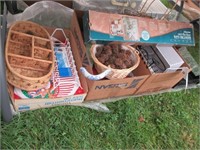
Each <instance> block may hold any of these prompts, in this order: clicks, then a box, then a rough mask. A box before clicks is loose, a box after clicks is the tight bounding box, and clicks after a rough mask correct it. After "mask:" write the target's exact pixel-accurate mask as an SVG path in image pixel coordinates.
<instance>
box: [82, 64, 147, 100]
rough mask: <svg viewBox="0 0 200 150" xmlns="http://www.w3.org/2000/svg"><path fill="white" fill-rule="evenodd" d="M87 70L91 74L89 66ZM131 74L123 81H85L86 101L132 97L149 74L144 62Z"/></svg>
mask: <svg viewBox="0 0 200 150" xmlns="http://www.w3.org/2000/svg"><path fill="white" fill-rule="evenodd" d="M87 70H88V71H89V72H90V73H92V67H91V66H88V67H87ZM133 74H134V77H127V78H124V79H112V80H109V79H102V80H99V81H91V80H88V79H87V83H88V88H89V91H88V94H87V96H86V101H90V100H97V99H109V98H113V97H119V96H126V95H133V94H134V93H135V92H136V91H137V90H138V89H139V88H140V86H141V85H142V84H143V83H144V82H145V80H146V79H147V78H148V77H149V76H150V75H151V72H150V71H149V69H148V68H147V67H146V64H145V63H144V61H143V60H141V61H140V64H139V66H138V67H137V68H136V69H135V70H134V71H133Z"/></svg>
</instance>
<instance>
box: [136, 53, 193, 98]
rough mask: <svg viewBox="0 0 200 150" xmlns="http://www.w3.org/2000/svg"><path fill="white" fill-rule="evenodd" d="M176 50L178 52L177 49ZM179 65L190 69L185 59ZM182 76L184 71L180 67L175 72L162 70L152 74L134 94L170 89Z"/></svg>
mask: <svg viewBox="0 0 200 150" xmlns="http://www.w3.org/2000/svg"><path fill="white" fill-rule="evenodd" d="M176 51H177V52H178V50H177V49H176ZM179 56H180V55H179ZM180 57H181V56H180ZM181 58H182V57H181ZM182 59H183V58H182ZM183 61H184V59H183ZM181 67H187V68H188V69H189V71H191V68H190V67H189V66H188V65H187V64H186V62H185V61H184V64H183V65H182V66H181ZM184 76H185V74H184V72H182V70H180V69H178V70H176V71H175V72H163V73H155V74H152V75H151V76H149V78H148V79H147V80H146V81H145V82H144V83H143V84H142V86H141V87H140V88H139V89H138V90H137V91H136V93H135V94H136V95H139V94H144V93H145V94H147V93H148V94H151V93H152V92H157V91H161V90H166V89H170V88H172V87H174V86H175V85H176V84H177V83H178V82H179V81H180V80H182V79H183V78H184Z"/></svg>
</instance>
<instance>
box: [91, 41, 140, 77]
mask: <svg viewBox="0 0 200 150" xmlns="http://www.w3.org/2000/svg"><path fill="white" fill-rule="evenodd" d="M98 46H100V45H97V44H96V45H93V46H92V47H91V49H90V51H91V57H92V59H93V60H94V63H95V68H96V70H97V72H98V73H102V72H103V71H105V70H108V69H110V70H111V73H110V74H108V75H107V76H106V77H107V78H108V79H123V78H125V77H126V76H128V74H129V73H131V72H132V71H133V70H134V69H136V68H137V67H138V65H139V63H140V57H139V53H138V51H136V49H135V48H133V47H131V46H125V45H122V48H123V49H124V50H129V51H131V52H132V55H131V57H132V59H133V61H134V65H133V66H132V67H130V68H127V69H113V68H109V67H108V66H105V65H104V64H102V63H101V62H99V60H98V59H97V58H96V56H95V54H96V48H97V47H98Z"/></svg>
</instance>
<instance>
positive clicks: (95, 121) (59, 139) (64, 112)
mask: <svg viewBox="0 0 200 150" xmlns="http://www.w3.org/2000/svg"><path fill="white" fill-rule="evenodd" d="M199 104H200V102H199V89H193V90H187V92H186V93H185V92H184V91H181V92H175V93H164V94H159V95H152V96H145V97H140V98H130V99H128V100H124V101H118V102H114V103H109V104H107V106H108V108H109V109H110V110H111V112H110V113H103V112H97V111H94V110H90V109H87V108H81V107H73V106H59V107H55V108H51V109H41V110H35V111H29V112H24V113H21V115H20V116H16V117H15V118H14V120H13V121H12V122H11V123H10V124H5V123H3V122H2V126H1V138H2V139H1V141H2V143H1V144H2V145H1V146H2V149H39V148H41V149H61V148H68V149H133V148H134V149H200V137H199V135H200V131H199V125H200V120H199V115H200V113H199Z"/></svg>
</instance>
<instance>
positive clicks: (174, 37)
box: [83, 10, 195, 45]
mask: <svg viewBox="0 0 200 150" xmlns="http://www.w3.org/2000/svg"><path fill="white" fill-rule="evenodd" d="M83 28H84V38H85V42H91V41H95V42H96V43H103V42H109V41H120V42H132V43H149V44H151V43H154V44H168V45H195V40H194V33H193V32H194V31H193V25H192V24H190V23H183V22H175V21H166V20H157V19H152V18H147V17H146V18H145V17H137V16H127V15H119V14H109V13H103V12H96V11H91V10H90V11H88V12H86V13H85V14H84V16H83Z"/></svg>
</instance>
